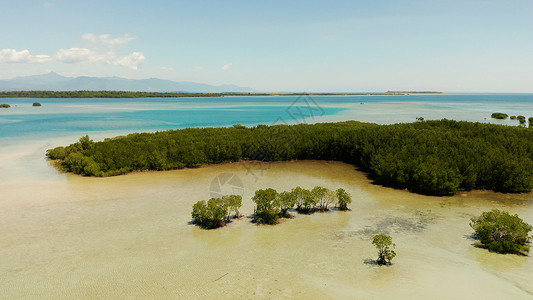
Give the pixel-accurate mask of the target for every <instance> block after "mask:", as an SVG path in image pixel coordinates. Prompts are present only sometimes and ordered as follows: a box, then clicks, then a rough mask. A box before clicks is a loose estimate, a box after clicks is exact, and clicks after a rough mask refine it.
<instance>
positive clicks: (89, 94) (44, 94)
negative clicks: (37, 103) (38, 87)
mask: <svg viewBox="0 0 533 300" xmlns="http://www.w3.org/2000/svg"><path fill="white" fill-rule="evenodd" d="M222 96H224V94H222V93H156V92H127V91H14V92H0V98H167V97H172V98H174V97H222Z"/></svg>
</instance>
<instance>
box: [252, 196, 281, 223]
mask: <svg viewBox="0 0 533 300" xmlns="http://www.w3.org/2000/svg"><path fill="white" fill-rule="evenodd" d="M252 201H253V202H254V203H255V205H256V206H255V215H256V217H257V222H258V223H264V224H275V223H276V222H277V220H278V218H279V213H280V212H281V209H280V205H279V201H278V192H277V191H276V190H275V189H272V188H268V189H264V190H257V191H255V195H254V196H253V197H252Z"/></svg>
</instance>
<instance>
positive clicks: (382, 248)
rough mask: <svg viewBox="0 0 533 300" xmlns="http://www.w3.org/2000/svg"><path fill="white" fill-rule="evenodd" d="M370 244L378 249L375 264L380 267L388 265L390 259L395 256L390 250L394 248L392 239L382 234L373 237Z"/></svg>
mask: <svg viewBox="0 0 533 300" xmlns="http://www.w3.org/2000/svg"><path fill="white" fill-rule="evenodd" d="M372 244H373V245H374V246H376V249H378V259H377V260H376V261H377V263H378V264H380V265H390V264H391V261H392V259H393V258H394V257H395V256H396V252H394V250H392V249H393V248H395V247H396V245H395V244H394V243H393V242H392V237H391V236H390V235H383V234H378V235H375V236H374V238H373V239H372Z"/></svg>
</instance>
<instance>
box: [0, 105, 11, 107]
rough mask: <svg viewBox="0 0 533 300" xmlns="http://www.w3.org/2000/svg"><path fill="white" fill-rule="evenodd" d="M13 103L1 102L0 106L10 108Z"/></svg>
mask: <svg viewBox="0 0 533 300" xmlns="http://www.w3.org/2000/svg"><path fill="white" fill-rule="evenodd" d="M10 107H11V105H9V104H0V108H10Z"/></svg>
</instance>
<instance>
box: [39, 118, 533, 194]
mask: <svg viewBox="0 0 533 300" xmlns="http://www.w3.org/2000/svg"><path fill="white" fill-rule="evenodd" d="M532 153H533V130H530V129H528V128H524V127H511V126H504V125H495V124H484V123H472V122H465V121H451V120H446V119H443V120H440V121H419V122H415V123H403V124H393V125H377V124H373V123H362V122H356V121H347V122H338V123H318V124H314V125H308V124H298V125H276V126H267V125H258V126H255V127H245V126H242V125H234V126H233V127H226V128H187V129H181V130H169V131H161V132H156V133H133V134H129V135H127V136H125V137H117V138H112V139H106V140H104V141H102V142H93V141H92V140H90V138H89V137H88V136H85V137H82V138H81V139H80V141H79V142H77V143H74V144H71V145H70V146H66V147H57V148H54V149H50V150H48V151H47V153H46V154H47V156H48V157H49V158H51V159H56V160H58V163H57V166H58V167H59V168H60V169H62V170H65V171H69V172H74V173H77V174H82V175H86V176H113V175H120V174H125V173H128V172H132V171H143V170H170V169H181V168H185V167H188V168H194V167H199V166H202V165H206V164H218V163H225V162H237V161H246V160H257V161H289V160H334V161H341V162H345V163H349V164H352V165H355V166H357V167H359V168H361V169H362V170H364V171H366V172H368V173H369V176H370V177H371V178H372V179H374V180H375V181H376V182H377V183H379V184H381V185H384V186H391V187H395V188H399V189H409V190H410V191H412V192H415V193H420V194H424V195H440V196H443V195H453V194H455V193H456V192H458V191H467V190H472V189H482V190H494V191H499V192H513V193H520V192H529V191H531V189H532V188H533V155H532Z"/></svg>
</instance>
